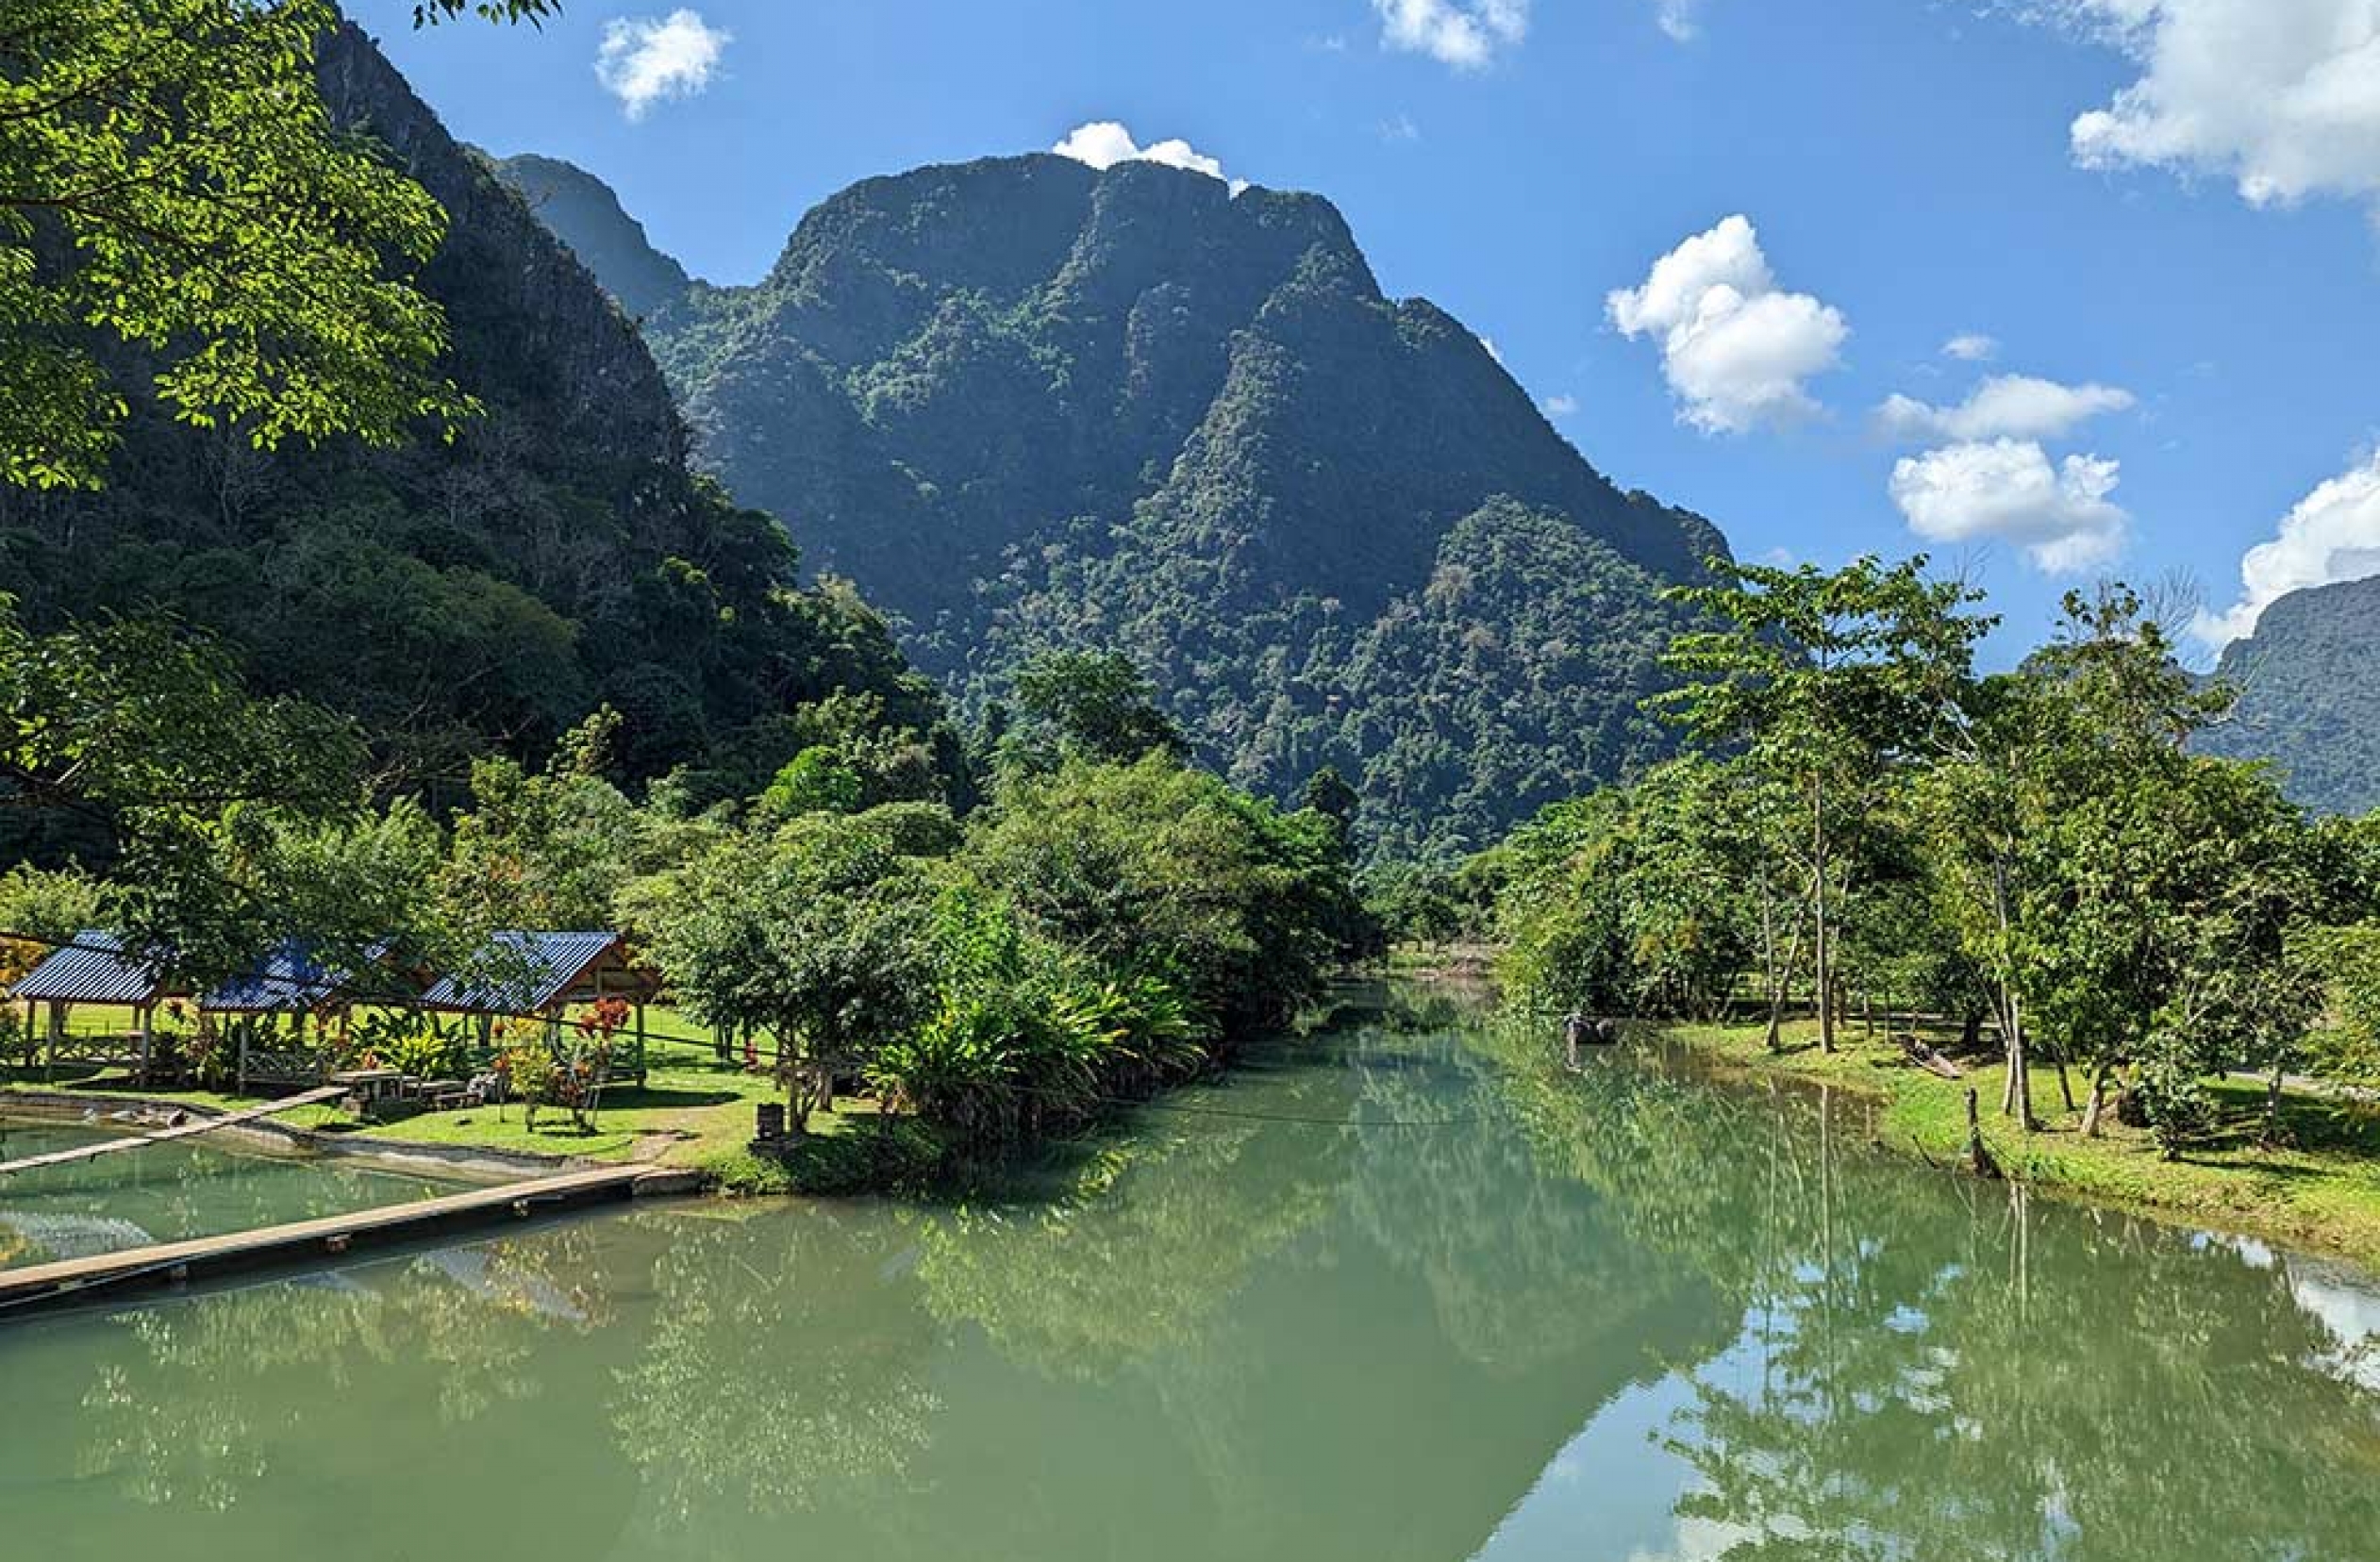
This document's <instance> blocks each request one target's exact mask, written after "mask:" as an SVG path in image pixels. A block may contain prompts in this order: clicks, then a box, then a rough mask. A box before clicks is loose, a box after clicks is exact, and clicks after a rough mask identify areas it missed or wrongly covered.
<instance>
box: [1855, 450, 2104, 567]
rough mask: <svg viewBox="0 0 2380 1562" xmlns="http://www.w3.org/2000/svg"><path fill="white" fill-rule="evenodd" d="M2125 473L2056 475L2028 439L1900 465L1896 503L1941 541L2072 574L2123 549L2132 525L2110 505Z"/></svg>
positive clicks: (2088, 470) (2077, 459) (2081, 466)
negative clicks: (1996, 544) (1999, 547)
mask: <svg viewBox="0 0 2380 1562" xmlns="http://www.w3.org/2000/svg"><path fill="white" fill-rule="evenodd" d="M2117 475H2118V465H2117V463H2116V462H2114V461H2112V460H2105V459H2103V458H2101V457H2097V456H2069V457H2066V459H2065V461H2064V462H2063V463H2062V464H2060V465H2058V466H2052V465H2051V464H2050V458H2049V457H2048V456H2047V455H2046V454H2045V453H2044V452H2043V451H2042V449H2041V447H2040V446H2039V444H2036V443H2034V442H2033V441H2032V440H1989V441H1988V442H1981V443H1972V444H1955V445H1946V446H1944V447H1943V448H1942V449H1940V450H1929V451H1927V452H1926V453H1925V454H1924V455H1922V456H1907V457H1902V458H1901V460H1900V461H1899V462H1897V463H1895V464H1894V466H1893V468H1892V481H1891V488H1890V491H1891V494H1892V502H1893V503H1894V504H1896V505H1898V506H1900V507H1901V513H1902V514H1903V515H1905V516H1906V517H1908V521H1909V526H1910V529H1911V530H1913V531H1915V532H1916V533H1917V534H1918V535H1919V536H1920V537H1922V538H1925V539H1927V540H1931V541H1936V542H1983V541H1994V540H1996V541H2004V542H2012V543H2015V544H2017V545H2018V546H2020V547H2022V548H2023V549H2024V551H2025V556H2026V557H2029V558H2030V559H2031V560H2032V561H2033V563H2034V565H2035V567H2036V568H2038V569H2040V570H2043V571H2045V572H2047V573H2052V574H2072V573H2077V572H2080V571H2083V570H2088V569H2089V568H2091V567H2092V566H2093V565H2098V564H2105V563H2106V562H2107V561H2108V560H2110V559H2112V558H2114V557H2116V555H2117V554H2119V553H2121V552H2122V549H2123V541H2124V533H2125V531H2126V529H2127V528H2128V526H2129V524H2130V522H2131V517H2129V516H2127V515H2126V514H2125V513H2124V512H2123V510H2122V507H2119V506H2117V505H2115V504H2113V503H2111V502H2110V501H2109V500H2108V498H2107V495H2108V494H2110V493H2112V492H2113V491H2115V487H2116V482H2117Z"/></svg>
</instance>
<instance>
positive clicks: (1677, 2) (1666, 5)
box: [1655, 0, 1703, 43]
mask: <svg viewBox="0 0 2380 1562" xmlns="http://www.w3.org/2000/svg"><path fill="white" fill-rule="evenodd" d="M1702 8H1703V0H1655V15H1656V20H1657V21H1659V23H1660V24H1661V30H1662V31H1663V32H1665V33H1667V34H1669V35H1670V36H1671V37H1672V38H1674V39H1676V40H1677V41H1678V42H1680V43H1691V42H1694V40H1695V39H1697V38H1699V37H1701V36H1702V31H1703V25H1702V22H1701V20H1700V19H1699V18H1698V17H1697V15H1696V14H1695V13H1696V12H1698V11H1700V10H1701V9H1702Z"/></svg>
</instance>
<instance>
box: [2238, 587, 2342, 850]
mask: <svg viewBox="0 0 2380 1562" xmlns="http://www.w3.org/2000/svg"><path fill="white" fill-rule="evenodd" d="M2215 675H2216V676H2217V677H2218V678H2219V679H2221V680H2222V681H2223V682H2225V683H2227V684H2230V685H2232V686H2233V687H2235V688H2237V689H2238V690H2239V705H2238V706H2237V707H2236V708H2234V710H2233V711H2232V712H2231V718H2230V720H2229V721H2227V722H2225V723H2222V725H2220V726H2218V727H2215V728H2213V729H2212V730H2210V731H2208V732H2207V733H2205V735H2204V736H2203V737H2201V738H2200V739H2199V743H2200V746H2201V747H2203V748H2205V750H2206V751H2207V752H2208V753H2210V754H2222V755H2227V756H2232V757H2235V758H2242V759H2256V758H2262V759H2271V760H2272V761H2273V763H2274V764H2275V765H2276V766H2277V767H2278V768H2279V770H2280V773H2281V775H2282V780H2283V785H2284V786H2285V787H2286V788H2287V789H2288V793H2289V795H2290V796H2291V797H2293V798H2295V799H2296V800H2297V801H2298V802H2300V803H2302V804H2304V805H2305V806H2307V807H2309V808H2312V809H2315V810H2317V811H2318V812H2322V813H2336V814H2365V813H2370V812H2371V811H2372V809H2374V808H2380V576H2372V577H2370V578H2367V579H2363V580H2347V581H2340V582H2338V583H2337V584H2335V585H2330V586H2316V587H2311V588H2309V589H2307V590H2300V591H2291V592H2290V593H2289V594H2288V595H2287V596H2285V597H2282V598H2280V599H2279V600H2278V601H2276V602H2274V603H2273V604H2272V606H2271V607H2267V608H2266V609H2265V610H2264V613H2263V615H2262V616H2261V617H2260V618H2258V619H2257V621H2256V630H2255V634H2253V635H2251V636H2249V637H2248V638H2247V639H2245V640H2235V641H2233V642H2232V643H2231V644H2230V645H2229V646H2227V647H2225V648H2224V650H2223V654H2222V660H2221V661H2220V662H2219V663H2218V664H2217V666H2216V669H2215Z"/></svg>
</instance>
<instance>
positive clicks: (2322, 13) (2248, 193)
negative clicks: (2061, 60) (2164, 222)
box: [2045, 0, 2380, 206]
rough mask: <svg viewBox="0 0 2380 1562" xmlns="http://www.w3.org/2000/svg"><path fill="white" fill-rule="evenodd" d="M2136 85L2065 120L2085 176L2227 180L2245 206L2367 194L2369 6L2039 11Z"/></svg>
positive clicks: (2371, 83) (2285, 0)
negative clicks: (2149, 171) (2084, 35)
mask: <svg viewBox="0 0 2380 1562" xmlns="http://www.w3.org/2000/svg"><path fill="white" fill-rule="evenodd" d="M2045 8H2046V10H2047V11H2048V13H2049V14H2051V15H2053V16H2055V17H2057V18H2060V19H2062V20H2065V21H2067V22H2069V23H2072V24H2079V25H2082V26H2084V27H2086V28H2088V29H2089V30H2091V31H2092V32H2094V33H2095V34H2097V35H2098V36H2101V37H2104V38H2105V39H2107V40H2109V41H2111V42H2114V43H2115V44H2116V45H2117V46H2118V47H2120V48H2122V50H2123V51H2124V52H2125V53H2127V54H2128V55H2130V56H2131V57H2132V58H2133V59H2134V60H2135V61H2136V62H2137V63H2138V64H2139V71H2140V75H2139V78H2138V79H2137V80H2135V81H2133V82H2132V83H2130V84H2129V85H2127V86H2125V87H2124V88H2122V90H2121V91H2118V92H2117V93H2116V95H2115V97H2114V98H2113V99H2112V100H2111V101H2110V102H2109V103H2108V104H2107V105H2106V106H2105V108H2094V109H2092V110H2090V111H2089V112H2088V113H2085V114H2083V115H2081V116H2080V117H2078V118H2077V119H2075V121H2074V122H2073V125H2072V130H2071V132H2070V135H2071V139H2072V146H2073V154H2074V158H2075V160H2076V161H2077V162H2079V163H2081V164H2083V165H2084V166H2085V167H2089V168H2122V167H2154V168H2164V169H2170V170H2172V171H2174V172H2176V173H2183V174H2213V175H2215V176H2218V177H2222V178H2227V179H2229V180H2231V181H2232V183H2233V184H2234V185H2235V186H2236V187H2237V188H2238V190H2239V193H2240V195H2241V196H2242V197H2243V198H2244V199H2246V200H2247V201H2249V202H2250V203H2251V204H2253V205H2255V206H2268V205H2276V204H2287V203H2289V202H2293V201H2298V200H2302V199H2304V198H2305V197H2307V196H2310V195H2347V196H2355V197H2364V198H2374V197H2380V5H2374V4H2373V3H2372V0H2046V5H2045Z"/></svg>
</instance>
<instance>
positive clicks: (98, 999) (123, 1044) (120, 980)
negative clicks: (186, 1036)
mask: <svg viewBox="0 0 2380 1562" xmlns="http://www.w3.org/2000/svg"><path fill="white" fill-rule="evenodd" d="M13 996H14V997H15V999H16V1000H17V1001H18V1002H19V1003H22V1004H23V1005H25V1031H26V1033H27V1035H29V1036H31V1035H38V1036H40V1037H42V1040H43V1041H44V1043H45V1044H46V1052H47V1056H48V1058H49V1065H50V1067H51V1068H56V1067H57V1066H58V1064H60V1063H87V1064H92V1065H94V1066H96V1067H99V1068H111V1069H133V1070H136V1071H138V1072H139V1073H140V1075H141V1078H142V1079H143V1080H146V1079H147V1078H148V1076H149V1072H150V1071H151V1069H152V1068H153V1067H154V1065H155V1063H156V1061H157V1057H156V1053H157V1007H158V1005H159V1004H161V1003H164V1002H166V1001H167V1000H169V999H173V998H180V997H186V996H188V994H186V993H183V992H179V991H176V990H175V989H173V988H172V987H171V986H170V985H169V984H168V983H167V981H166V979H165V977H164V975H163V973H162V972H161V971H160V969H159V968H158V964H157V962H155V961H153V960H149V959H144V958H142V957H141V956H140V955H134V954H132V953H130V952H129V951H127V950H126V949H125V946H124V941H123V940H122V939H118V938H117V937H116V936H115V935H114V934H112V933H103V932H99V931H97V930H95V929H93V930H88V931H85V932H81V933H77V934H76V935H75V938H74V940H73V941H72V942H70V943H67V944H65V945H63V946H61V947H60V948H58V949H55V950H53V951H51V952H50V954H49V955H48V957H47V958H45V959H43V960H42V963H41V964H40V965H37V966H35V967H34V968H33V969H32V970H31V971H30V972H26V973H25V978H24V980H22V981H20V982H18V983H17V984H16V987H15V989H14V992H13ZM77 1005H104V1006H108V1007H120V1008H128V1009H130V1010H131V1011H132V1024H131V1028H130V1029H129V1030H117V1029H109V1030H105V1031H86V1032H83V1033H81V1034H75V1032H74V1030H73V1026H72V1023H71V1022H72V1020H73V1016H74V1011H75V1008H76V1006H77ZM44 1011H46V1012H47V1016H48V1022H47V1025H46V1028H44V1026H43V1025H42V1014H43V1012H44Z"/></svg>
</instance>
